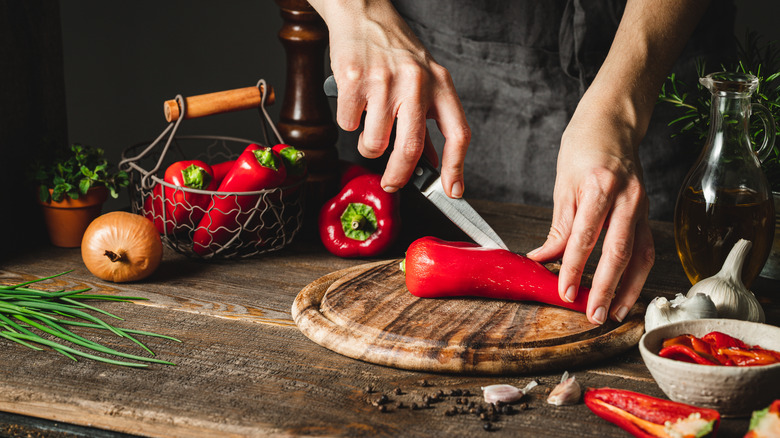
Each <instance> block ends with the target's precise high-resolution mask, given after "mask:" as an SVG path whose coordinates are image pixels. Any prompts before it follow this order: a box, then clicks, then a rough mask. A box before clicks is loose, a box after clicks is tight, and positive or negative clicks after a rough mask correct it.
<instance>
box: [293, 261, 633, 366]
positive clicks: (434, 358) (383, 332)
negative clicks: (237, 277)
mask: <svg viewBox="0 0 780 438" xmlns="http://www.w3.org/2000/svg"><path fill="white" fill-rule="evenodd" d="M399 263H400V260H393V261H382V262H376V263H370V264H365V265H360V266H356V267H353V268H348V269H344V270H341V271H337V272H333V273H331V274H328V275H326V276H324V277H322V278H319V279H318V280H315V281H314V282H312V283H311V284H309V285H308V286H306V287H305V288H304V289H303V290H302V291H301V292H300V293H299V294H298V296H297V297H296V299H295V302H294V303H293V307H292V315H293V318H294V320H295V323H296V324H297V325H298V328H299V329H300V330H301V332H303V334H304V335H306V336H307V337H308V338H309V339H311V340H313V341H314V342H316V343H318V344H320V345H322V346H323V347H326V348H328V349H330V350H333V351H335V352H337V353H340V354H343V355H345V356H348V357H351V358H354V359H359V360H363V361H366V362H371V363H375V364H379V365H386V366H391V367H396V368H403V369H409V370H417V371H431V372H448V373H477V374H511V373H531V372H540V371H545V372H546V371H552V370H559V369H563V368H566V369H573V368H576V367H578V366H582V365H585V364H588V363H592V362H596V361H599V360H602V359H605V358H608V357H611V356H614V355H616V354H619V353H621V352H623V351H625V350H627V349H629V348H631V347H633V346H634V345H636V344H637V343H638V342H639V338H640V337H641V336H642V332H643V331H644V310H645V308H644V305H642V304H637V305H635V306H634V308H633V309H631V312H629V314H628V316H627V317H626V319H625V321H624V322H623V323H621V324H618V323H614V322H612V321H609V322H607V323H606V324H604V325H602V326H595V325H593V324H591V323H590V322H588V320H587V319H586V318H585V315H584V314H582V313H578V312H574V311H571V310H568V309H563V308H559V307H555V306H548V305H545V304H539V303H530V302H514V301H500V300H489V299H480V298H442V299H438V298H435V299H431V298H417V297H415V296H414V295H412V294H411V293H409V291H408V290H407V289H406V284H405V281H404V275H403V272H401V270H400V269H399Z"/></svg>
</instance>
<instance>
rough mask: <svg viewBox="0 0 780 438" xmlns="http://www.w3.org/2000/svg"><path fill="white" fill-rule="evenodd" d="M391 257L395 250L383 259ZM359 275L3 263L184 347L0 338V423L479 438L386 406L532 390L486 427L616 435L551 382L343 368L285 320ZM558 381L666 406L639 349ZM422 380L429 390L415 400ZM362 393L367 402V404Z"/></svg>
mask: <svg viewBox="0 0 780 438" xmlns="http://www.w3.org/2000/svg"><path fill="white" fill-rule="evenodd" d="M474 205H475V207H476V208H477V210H478V211H480V212H481V213H482V214H483V215H484V216H485V218H486V219H487V220H488V222H490V223H491V224H492V225H493V226H494V228H496V229H497V230H498V232H499V233H500V234H501V235H502V237H503V238H504V240H505V241H506V242H507V244H508V245H509V247H510V248H511V249H513V250H515V251H518V252H527V251H529V250H531V249H532V248H534V247H536V246H538V245H539V244H541V243H542V241H543V240H544V236H545V235H546V233H547V229H548V227H549V218H550V212H549V210H545V209H536V208H528V207H523V206H516V205H507V204H494V203H484V202H479V203H476V202H475V203H474ZM653 227H654V236H655V240H656V246H657V251H658V260H657V262H656V268H655V269H654V270H653V272H652V273H651V275H650V279H649V281H648V285H647V287H646V288H645V296H646V297H653V296H656V295H658V294H660V293H663V294H666V295H671V294H673V293H674V292H675V291H681V290H682V288H686V283H685V277H684V274H683V272H682V269H681V268H680V267H679V262H678V261H677V259H676V255H675V254H674V252H673V248H674V246H673V243H672V241H671V226H670V225H669V224H658V223H656V224H653ZM437 229H442V228H438V227H437ZM407 237H408V236H407ZM445 237H446V236H445ZM402 253H403V245H399V247H398V248H397V249H396V250H395V251H394V252H393V253H392V254H388V255H387V258H388V259H392V258H397V257H400V256H401V255H402ZM375 260H376V261H379V260H380V259H375ZM370 261H371V260H365V259H364V260H344V259H339V258H337V257H333V256H331V255H329V254H328V253H326V252H325V251H324V250H323V249H322V248H321V245H319V244H318V243H317V242H311V241H309V242H307V241H304V240H300V241H298V242H296V243H294V244H293V245H292V246H291V247H289V248H286V249H284V250H282V251H280V252H277V253H274V254H271V255H268V256H266V257H261V258H255V259H249V260H236V261H227V262H216V263H211V262H210V263H204V262H199V261H195V260H190V259H187V258H185V257H183V256H180V255H177V254H175V253H172V252H169V251H167V252H166V253H165V258H164V261H163V264H162V265H161V267H160V268H159V270H158V271H157V272H156V273H155V274H154V275H153V276H152V277H150V278H149V279H148V280H146V281H143V282H139V283H133V284H123V285H116V284H111V283H106V282H103V281H100V280H98V279H96V278H95V277H93V276H92V275H91V274H90V273H89V272H88V271H87V270H86V268H85V267H84V266H83V264H82V262H81V257H80V254H79V250H78V249H56V248H51V247H45V248H40V249H33V250H30V251H21V250H20V252H19V253H18V255H16V256H15V257H13V258H11V259H8V260H5V261H3V262H2V264H0V283H3V284H10V283H14V282H15V281H17V280H18V279H25V278H32V277H41V276H47V275H51V274H55V273H59V272H62V271H65V270H68V269H74V268H75V271H74V272H72V273H71V274H68V275H67V276H65V277H63V278H61V279H60V281H61V283H60V284H59V286H61V287H62V286H72V287H78V286H90V287H93V288H94V289H95V290H96V291H100V292H105V293H121V294H124V295H139V296H144V297H147V298H149V301H148V302H139V303H137V304H134V303H105V304H104V303H101V304H100V305H101V307H103V308H105V309H106V310H109V311H112V312H114V313H116V314H118V315H120V316H122V317H124V318H125V320H124V321H118V322H117V323H116V324H117V325H118V326H121V327H132V328H136V329H142V330H150V331H154V332H158V333H163V334H167V335H171V336H175V337H177V338H179V339H181V340H182V341H183V342H182V343H176V342H172V341H168V340H164V339H156V338H148V339H146V341H147V342H148V345H149V346H150V347H151V348H152V349H153V350H154V351H155V352H156V353H157V354H158V357H159V358H161V359H165V360H170V361H173V362H175V363H176V364H177V365H176V366H164V365H153V366H151V367H150V368H149V369H127V368H122V367H118V366H113V365H106V364H102V363H97V362H92V361H88V360H82V361H80V362H73V361H71V360H70V359H67V358H65V357H63V356H61V355H59V354H57V353H54V352H51V351H45V352H36V351H32V350H29V349H26V348H23V347H21V346H17V345H15V344H12V343H10V342H8V341H5V340H2V341H0V349H2V351H3V354H2V355H0V411H5V412H10V413H14V414H22V415H29V416H32V417H41V418H46V419H50V420H55V421H58V422H64V423H70V424H75V425H82V426H88V427H93V428H99V429H107V430H112V431H117V432H124V433H131V434H138V435H145V436H160V437H163V436H164V437H179V436H181V437H185V436H215V435H219V436H268V435H274V436H297V435H326V436H334V435H340V436H344V435H348V436H401V435H403V436H413V437H414V436H474V435H476V434H481V433H484V432H483V429H482V427H483V422H482V421H480V420H479V419H478V418H477V417H476V416H474V415H469V414H463V415H457V416H452V417H449V416H445V414H444V412H445V411H446V410H447V409H448V408H449V407H451V406H455V400H453V398H448V397H445V398H444V399H443V400H442V401H440V402H438V403H434V404H433V405H432V406H431V408H429V409H421V410H412V409H409V408H398V402H403V403H404V404H405V405H406V406H411V403H419V404H422V397H423V396H424V395H428V394H431V393H433V392H435V391H438V390H442V391H444V392H445V393H448V392H449V390H451V389H456V388H457V389H468V390H469V391H470V392H471V393H472V394H479V393H480V388H481V387H482V386H485V385H488V384H493V383H510V384H515V385H518V386H524V385H525V384H526V383H527V382H528V381H530V379H536V380H537V381H539V383H540V384H541V385H540V387H537V388H535V389H534V390H533V391H531V394H529V396H528V399H527V403H528V405H529V408H530V409H528V410H526V411H522V412H519V413H517V414H515V415H511V416H501V417H500V419H499V420H498V421H496V422H495V426H496V428H497V429H498V430H499V432H500V434H501V435H507V436H508V435H510V434H511V435H522V436H536V437H560V436H583V437H599V438H603V437H622V436H625V433H624V432H623V431H622V430H620V429H618V428H617V427H614V426H612V425H611V424H609V423H606V422H604V421H603V420H601V419H599V418H598V417H596V416H595V415H592V414H591V413H590V411H589V410H588V409H587V408H586V407H585V406H584V405H582V404H579V405H575V406H569V407H561V408H555V407H552V406H550V405H547V404H546V403H545V398H546V395H545V390H546V389H549V388H552V387H553V386H554V385H555V384H556V383H557V381H558V380H559V379H560V374H559V373H558V372H549V373H538V374H533V375H514V376H501V377H496V376H493V377H485V376H458V375H451V374H436V373H423V372H413V371H404V370H398V369H395V368H389V367H383V366H378V365H373V364H370V363H366V362H361V361H357V360H354V359H350V358H348V357H345V356H342V355H340V354H337V353H334V352H332V351H330V350H328V349H325V348H323V347H320V346H319V345H317V344H315V343H314V342H312V341H310V340H309V339H307V338H306V337H305V336H304V335H303V334H301V333H300V332H299V331H298V329H297V328H296V327H295V325H294V323H293V321H292V318H291V314H290V309H291V306H292V303H293V300H294V299H295V296H296V295H297V294H298V292H299V291H300V290H302V289H303V288H304V287H305V286H306V285H307V284H309V283H311V282H312V281H314V280H315V279H317V278H319V277H322V276H323V275H325V274H327V273H330V272H333V271H337V270H340V269H344V268H348V267H351V266H357V265H359V264H363V263H366V262H370ZM591 269H592V268H591ZM776 286H777V285H776V284H771V285H769V286H767V287H774V288H776ZM767 316H768V318H769V320H770V322H773V323H774V324H777V321H778V311H777V307H776V306H773V307H767ZM81 333H84V332H83V331H81ZM89 336H90V337H94V338H97V339H99V340H101V341H104V342H106V343H107V344H109V345H111V346H116V348H121V349H123V350H128V351H136V350H135V348H136V347H134V346H133V345H128V344H126V343H123V342H117V340H116V339H114V338H111V337H107V336H105V334H101V333H90V334H89ZM569 371H570V372H572V373H574V374H575V375H576V376H577V379H578V380H579V381H580V382H581V384H582V385H583V386H584V387H588V386H593V387H601V386H612V387H618V388H625V389H631V390H636V391H640V392H644V393H647V394H651V395H655V396H663V394H662V393H661V391H660V389H659V388H658V386H657V385H656V384H655V383H654V382H653V380H652V378H651V377H650V375H649V373H648V372H647V369H646V368H645V367H644V365H643V364H642V361H641V359H640V358H639V355H638V353H637V351H636V349H632V350H630V351H629V352H628V353H626V354H623V355H620V356H618V357H616V358H614V359H610V360H607V361H603V362H599V363H597V364H594V365H591V366H588V367H587V368H573V369H570V370H569ZM422 379H425V380H427V381H428V382H429V384H430V386H425V387H423V386H420V384H419V382H420V381H421V380H422ZM367 387H372V388H374V392H371V393H366V391H365V388H367ZM395 388H401V391H402V394H401V395H395V394H394V393H393V390H394V389H395ZM382 394H385V395H388V397H389V398H390V400H391V402H390V403H389V404H388V406H389V409H388V412H386V413H381V412H379V410H378V408H377V407H375V406H372V403H371V402H372V401H374V400H375V399H376V398H378V397H379V396H380V395H382ZM469 399H470V400H471V401H474V402H479V400H480V399H479V397H477V396H472V397H469ZM746 426H747V420H744V419H742V420H726V421H724V423H723V426H722V427H723V428H724V432H725V433H724V434H723V435H722V436H741V435H740V433H744V430H745V428H746Z"/></svg>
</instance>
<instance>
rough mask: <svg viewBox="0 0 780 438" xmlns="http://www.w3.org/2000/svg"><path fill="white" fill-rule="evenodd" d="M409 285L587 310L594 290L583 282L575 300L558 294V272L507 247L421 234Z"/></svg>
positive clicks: (437, 292)
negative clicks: (571, 300)
mask: <svg viewBox="0 0 780 438" xmlns="http://www.w3.org/2000/svg"><path fill="white" fill-rule="evenodd" d="M404 270H405V272H406V288H407V289H409V292H411V293H412V295H415V296H418V297H422V298H439V297H456V296H472V297H485V298H495V299H500V300H523V301H538V302H542V303H546V304H553V305H556V306H560V307H565V308H567V309H571V310H576V311H578V312H583V313H585V309H586V307H587V304H588V294H589V293H590V290H589V289H588V288H586V287H584V286H580V289H579V292H578V293H577V299H575V300H574V302H573V303H567V302H566V301H563V300H562V299H561V297H560V295H558V276H556V275H555V274H553V273H552V272H550V271H549V270H548V269H547V268H545V267H544V265H542V264H540V263H537V262H535V261H533V260H531V259H529V258H527V257H524V256H522V255H520V254H515V253H513V252H511V251H507V250H504V249H494V248H483V247H481V246H479V245H476V244H473V243H470V242H447V241H444V240H441V239H438V238H436V237H423V238H420V239H417V240H415V241H414V242H412V244H411V245H409V249H408V250H407V251H406V259H405V260H404Z"/></svg>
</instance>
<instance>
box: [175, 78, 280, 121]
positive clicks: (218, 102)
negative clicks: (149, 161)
mask: <svg viewBox="0 0 780 438" xmlns="http://www.w3.org/2000/svg"><path fill="white" fill-rule="evenodd" d="M262 89H263V86H262V85H261V86H260V87H246V88H237V89H235V90H226V91H218V92H216V93H209V94H201V95H199V96H191V97H185V98H184V103H185V105H186V106H187V113H186V114H184V118H185V119H194V118H197V117H204V116H210V115H212V114H220V113H227V112H231V111H241V110H245V109H250V108H257V107H259V106H260V101H261V100H262V97H263V95H262V93H263V92H265V90H262ZM261 90H262V91H261ZM274 100H275V96H274V89H273V88H272V87H268V96H267V97H266V98H265V104H266V105H272V104H273V103H274ZM163 113H164V114H165V120H167V121H168V122H175V121H176V120H179V117H181V108H179V103H178V102H177V101H176V99H171V100H166V101H165V103H163Z"/></svg>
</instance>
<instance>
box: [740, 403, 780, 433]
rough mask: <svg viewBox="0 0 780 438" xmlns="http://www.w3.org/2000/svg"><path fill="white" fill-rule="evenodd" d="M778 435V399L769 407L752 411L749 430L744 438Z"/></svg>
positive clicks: (779, 413) (779, 427)
mask: <svg viewBox="0 0 780 438" xmlns="http://www.w3.org/2000/svg"><path fill="white" fill-rule="evenodd" d="M779 436H780V400H775V401H773V402H772V404H771V405H769V407H767V408H766V409H762V410H760V411H755V412H753V415H752V417H751V418H750V430H748V433H747V434H746V435H745V438H776V437H779Z"/></svg>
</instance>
